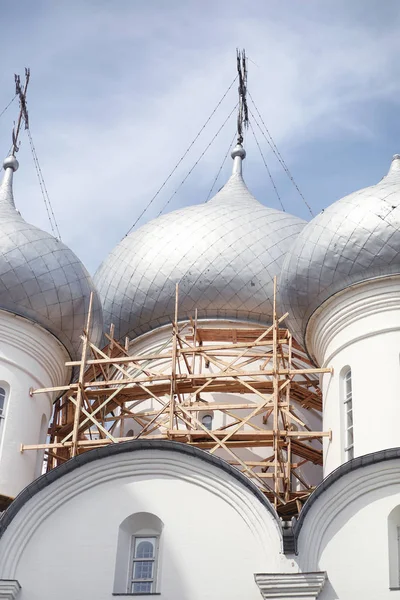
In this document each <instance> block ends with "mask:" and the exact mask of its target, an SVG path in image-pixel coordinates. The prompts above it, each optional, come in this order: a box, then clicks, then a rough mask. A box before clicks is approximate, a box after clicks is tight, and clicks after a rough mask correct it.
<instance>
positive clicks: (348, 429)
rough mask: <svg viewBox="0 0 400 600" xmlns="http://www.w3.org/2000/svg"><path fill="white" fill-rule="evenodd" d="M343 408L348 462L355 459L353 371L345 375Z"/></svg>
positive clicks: (348, 371) (348, 370)
mask: <svg viewBox="0 0 400 600" xmlns="http://www.w3.org/2000/svg"><path fill="white" fill-rule="evenodd" d="M343 407H344V434H345V440H344V442H345V443H344V455H345V459H346V461H348V460H351V459H353V458H354V409H353V377H352V372H351V369H350V368H349V369H347V371H346V372H345V373H344V374H343Z"/></svg>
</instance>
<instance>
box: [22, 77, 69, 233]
mask: <svg viewBox="0 0 400 600" xmlns="http://www.w3.org/2000/svg"><path fill="white" fill-rule="evenodd" d="M30 75H31V72H30V69H28V68H25V84H24V86H23V87H22V85H21V78H20V76H19V75H15V76H14V77H15V97H17V96H18V99H19V115H18V120H17V124H16V126H14V128H13V131H12V149H11V154H12V155H13V156H15V154H16V152H18V151H19V134H20V131H21V126H22V123H24V126H25V127H24V128H25V129H26V131H27V135H28V139H29V145H30V148H31V152H32V156H33V162H34V165H35V169H36V174H37V177H38V180H39V186H40V190H41V192H42V197H43V201H44V205H45V208H46V213H47V217H48V219H49V223H50V228H51V231H52V233H53V235H54V237H57V238H58V239H59V240H61V235H60V231H59V229H58V224H57V221H56V218H55V215H54V211H53V207H52V205H51V202H50V197H49V193H48V191H47V187H46V183H45V181H44V177H43V173H42V169H41V167H40V164H39V159H38V156H37V152H36V148H35V146H34V144H33V140H32V134H31V131H30V128H29V115H28V107H27V102H26V93H27V90H28V84H29V80H30Z"/></svg>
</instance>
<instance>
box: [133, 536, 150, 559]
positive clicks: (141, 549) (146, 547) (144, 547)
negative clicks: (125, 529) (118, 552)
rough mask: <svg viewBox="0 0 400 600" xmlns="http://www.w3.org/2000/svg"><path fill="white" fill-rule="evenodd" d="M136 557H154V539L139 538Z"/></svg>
mask: <svg viewBox="0 0 400 600" xmlns="http://www.w3.org/2000/svg"><path fill="white" fill-rule="evenodd" d="M135 558H154V541H153V540H141V539H140V538H137V539H136V548H135Z"/></svg>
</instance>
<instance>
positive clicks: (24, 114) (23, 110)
mask: <svg viewBox="0 0 400 600" xmlns="http://www.w3.org/2000/svg"><path fill="white" fill-rule="evenodd" d="M29 78H30V69H27V68H25V85H24V88H23V89H22V87H21V78H20V76H19V75H15V95H16V96H18V98H19V115H18V121H17V125H16V127H14V128H13V131H12V152H11V154H13V155H15V153H16V152H18V150H19V148H18V137H19V132H20V129H21V124H22V121H24V122H25V129H29V118H28V109H27V106H26V92H27V89H28V83H29Z"/></svg>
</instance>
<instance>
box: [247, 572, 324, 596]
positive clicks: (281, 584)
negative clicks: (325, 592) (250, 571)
mask: <svg viewBox="0 0 400 600" xmlns="http://www.w3.org/2000/svg"><path fill="white" fill-rule="evenodd" d="M254 578H255V580H256V583H257V585H258V587H259V588H260V592H261V595H262V597H263V598H275V599H276V600H283V598H288V599H289V600H314V599H315V598H318V596H319V593H320V591H321V590H322V588H323V587H324V584H325V581H326V573H325V572H324V571H320V572H316V573H256V574H255V575H254Z"/></svg>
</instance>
